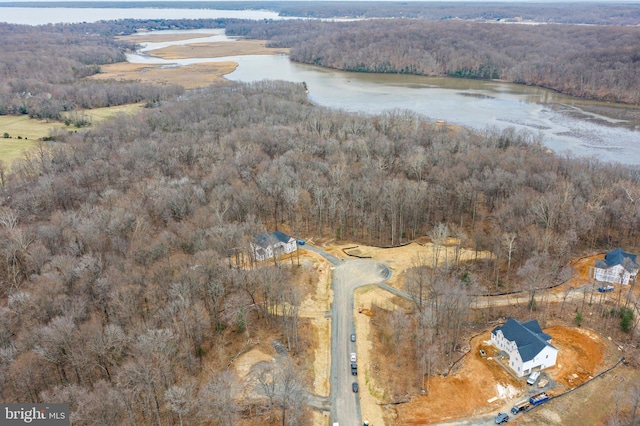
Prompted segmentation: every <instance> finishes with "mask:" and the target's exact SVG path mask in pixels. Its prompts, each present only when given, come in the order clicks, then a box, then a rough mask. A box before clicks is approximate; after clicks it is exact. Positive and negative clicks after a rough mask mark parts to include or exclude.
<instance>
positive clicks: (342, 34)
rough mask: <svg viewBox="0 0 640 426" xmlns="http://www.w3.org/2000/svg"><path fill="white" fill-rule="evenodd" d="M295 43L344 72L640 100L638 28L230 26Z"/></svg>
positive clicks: (294, 53)
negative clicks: (482, 81) (504, 84)
mask: <svg viewBox="0 0 640 426" xmlns="http://www.w3.org/2000/svg"><path fill="white" fill-rule="evenodd" d="M227 33H228V34H230V35H244V36H248V37H252V38H257V39H268V40H270V44H271V45H273V46H277V47H290V48H291V54H290V57H291V59H292V60H294V61H299V62H303V63H309V64H315V65H320V66H324V67H329V68H335V69H341V70H345V71H360V72H376V73H401V74H418V75H449V76H456V77H465V78H481V79H502V80H505V81H509V82H515V83H522V84H532V85H537V86H542V87H547V88H551V89H554V90H557V91H560V92H562V93H566V94H569V95H574V96H579V97H584V98H593V99H600V100H607V101H614V102H624V103H632V104H637V103H639V102H640V93H639V92H638V90H636V88H637V87H640V65H639V64H640V62H639V61H638V58H640V30H639V29H638V28H636V27H614V26H572V25H495V24H486V23H484V24H482V23H473V22H464V21H444V22H429V21H421V20H400V19H394V20H371V21H360V22H349V23H336V22H299V21H295V22H290V21H289V22H269V23H260V22H256V23H253V24H250V23H238V24H229V25H228V26H227Z"/></svg>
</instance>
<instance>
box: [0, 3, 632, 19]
mask: <svg viewBox="0 0 640 426" xmlns="http://www.w3.org/2000/svg"><path fill="white" fill-rule="evenodd" d="M2 5H3V6H6V7H91V8H95V7H104V8H151V7H153V8H167V7H168V8H172V7H175V4H172V3H170V2H166V1H142V2H141V1H109V2H97V1H91V2H84V1H74V2H69V1H51V2H3V3H2ZM180 8H181V9H223V10H273V11H275V12H278V13H279V14H280V16H289V17H306V18H325V19H326V18H345V17H346V18H369V19H370V18H417V19H426V20H432V21H439V20H444V19H464V20H483V21H496V20H500V19H502V20H505V19H506V20H509V19H510V20H516V19H523V20H527V21H535V22H545V23H550V22H555V23H567V24H596V25H637V24H638V23H640V7H639V6H638V5H637V4H630V3H604V2H602V3H600V2H585V3H581V4H580V5H579V6H578V5H576V4H575V3H574V2H564V3H563V2H554V3H534V4H525V3H522V2H516V3H507V2H504V3H503V2H500V3H496V2H493V3H492V2H488V3H478V2H444V1H443V2H420V1H411V2H389V1H346V2H326V1H269V0H266V1H252V0H248V1H215V2H211V1H181V2H180Z"/></svg>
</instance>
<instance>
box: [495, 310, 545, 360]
mask: <svg viewBox="0 0 640 426" xmlns="http://www.w3.org/2000/svg"><path fill="white" fill-rule="evenodd" d="M498 330H499V331H502V334H503V335H504V337H505V339H507V340H510V341H512V342H515V343H516V346H517V347H518V353H520V358H522V362H526V361H531V360H532V359H533V358H534V357H535V356H536V355H538V354H539V353H540V351H542V350H543V349H544V348H545V347H546V346H551V345H550V344H549V340H551V336H549V335H548V334H546V333H543V332H542V329H541V328H540V324H539V323H538V320H531V321H527V322H525V323H521V322H520V321H518V320H515V319H513V318H509V319H508V320H507V322H505V323H504V324H503V325H501V326H499V327H496V328H494V329H493V331H492V332H491V333H492V334H496V333H497V332H498ZM551 347H552V348H553V346H551Z"/></svg>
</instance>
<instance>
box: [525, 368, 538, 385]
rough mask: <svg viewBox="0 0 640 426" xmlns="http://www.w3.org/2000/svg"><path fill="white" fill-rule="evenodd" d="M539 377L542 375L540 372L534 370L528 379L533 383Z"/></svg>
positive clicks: (530, 383)
mask: <svg viewBox="0 0 640 426" xmlns="http://www.w3.org/2000/svg"><path fill="white" fill-rule="evenodd" d="M538 377H540V372H539V371H534V372H533V373H531V374H530V375H529V378H528V379H527V384H528V385H533V384H534V383H535V382H536V380H538Z"/></svg>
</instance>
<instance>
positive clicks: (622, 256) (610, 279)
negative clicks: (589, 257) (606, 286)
mask: <svg viewBox="0 0 640 426" xmlns="http://www.w3.org/2000/svg"><path fill="white" fill-rule="evenodd" d="M637 276H638V263H637V262H636V255H635V254H631V253H627V252H625V251H622V249H620V248H617V249H615V250H611V251H610V252H607V254H605V255H604V260H600V259H598V260H596V267H595V268H594V269H593V278H594V279H595V280H596V281H602V282H606V283H612V284H629V281H630V280H635V279H636V277H637Z"/></svg>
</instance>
